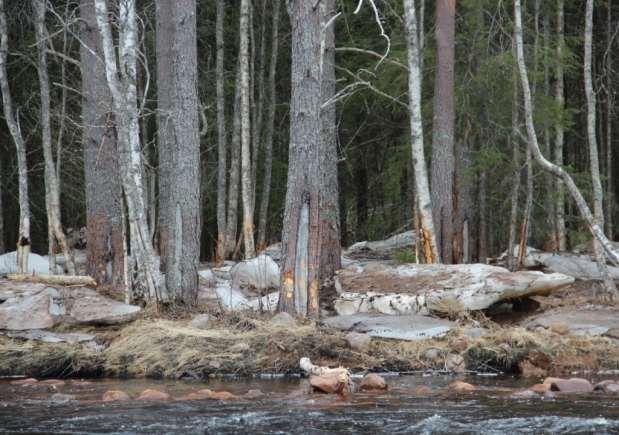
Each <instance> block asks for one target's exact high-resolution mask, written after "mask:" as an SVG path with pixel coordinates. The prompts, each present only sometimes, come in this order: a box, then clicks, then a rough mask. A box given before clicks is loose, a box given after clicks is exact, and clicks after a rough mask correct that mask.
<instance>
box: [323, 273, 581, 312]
mask: <svg viewBox="0 0 619 435" xmlns="http://www.w3.org/2000/svg"><path fill="white" fill-rule="evenodd" d="M573 282H574V278H573V277H571V276H567V275H563V274H559V273H552V274H544V273H542V272H537V271H523V272H510V271H508V270H507V269H504V268H502V267H497V266H490V265H486V264H454V265H443V264H407V265H400V266H391V265H386V264H382V263H368V264H365V265H361V264H355V265H351V266H349V267H347V268H345V269H343V270H340V271H338V273H337V275H336V277H335V287H336V290H337V291H338V293H339V297H338V298H337V299H336V301H335V310H336V311H337V313H338V314H341V315H350V314H356V313H367V312H378V313H383V314H392V315H393V314H416V313H418V314H429V313H430V312H439V313H446V314H453V313H459V312H464V311H468V310H482V309H486V308H488V307H490V306H491V305H493V304H495V303H497V302H500V301H503V300H509V299H514V298H520V297H523V296H532V295H539V294H542V295H545V294H549V293H550V292H552V291H554V290H557V289H560V288H562V287H564V286H566V285H569V284H571V283H573Z"/></svg>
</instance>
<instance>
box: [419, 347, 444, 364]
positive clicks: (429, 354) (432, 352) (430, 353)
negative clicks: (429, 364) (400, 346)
mask: <svg viewBox="0 0 619 435" xmlns="http://www.w3.org/2000/svg"><path fill="white" fill-rule="evenodd" d="M440 356H441V350H440V349H438V348H436V347H431V348H430V349H428V350H426V351H425V352H424V353H423V357H424V359H426V360H430V361H434V360H435V359H438V357H440Z"/></svg>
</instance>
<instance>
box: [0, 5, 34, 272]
mask: <svg viewBox="0 0 619 435" xmlns="http://www.w3.org/2000/svg"><path fill="white" fill-rule="evenodd" d="M8 54H9V30H8V25H7V22H6V14H5V12H4V0H0V90H1V91H2V108H3V110H4V118H5V119H6V123H7V126H8V127H9V132H10V133H11V137H12V138H13V142H14V143H15V150H16V152H17V172H18V175H17V176H18V186H19V235H18V240H17V270H18V272H19V273H27V272H28V256H29V254H30V202H29V199H28V163H27V160H26V143H25V142H24V139H23V136H22V133H21V128H20V125H19V119H18V118H17V116H15V113H14V112H13V100H12V98H11V91H10V88H9V79H8V77H7V73H6V64H7V62H8V60H7V58H8Z"/></svg>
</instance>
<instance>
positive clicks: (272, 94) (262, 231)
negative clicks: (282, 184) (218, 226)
mask: <svg viewBox="0 0 619 435" xmlns="http://www.w3.org/2000/svg"><path fill="white" fill-rule="evenodd" d="M280 5H281V0H275V2H274V4H273V24H272V27H271V64H270V65H269V90H268V92H269V111H268V113H267V122H266V126H265V128H266V132H265V134H266V137H265V140H264V174H263V185H262V198H261V201H260V211H259V213H258V250H262V249H264V248H266V245H267V230H266V229H267V218H268V212H269V200H270V196H271V174H272V171H273V135H274V131H273V127H274V125H275V109H276V103H277V89H276V85H275V79H276V73H277V56H278V49H279V40H278V38H279V36H278V35H279V11H280Z"/></svg>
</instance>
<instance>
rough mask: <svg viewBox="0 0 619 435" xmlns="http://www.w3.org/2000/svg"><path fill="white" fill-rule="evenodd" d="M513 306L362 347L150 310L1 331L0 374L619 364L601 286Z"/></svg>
mask: <svg viewBox="0 0 619 435" xmlns="http://www.w3.org/2000/svg"><path fill="white" fill-rule="evenodd" d="M510 308H511V309H509V310H507V311H503V312H494V313H492V312H486V313H477V314H474V315H467V316H464V317H462V318H460V319H458V324H459V325H461V327H458V328H455V329H453V330H451V331H450V332H449V333H448V334H447V335H446V336H444V337H442V338H438V339H427V340H420V341H398V340H386V339H376V338H373V339H372V340H371V342H370V343H369V344H368V345H366V346H365V347H355V348H352V347H351V345H349V342H348V340H347V339H346V333H345V332H341V331H336V330H332V329H328V328H325V327H322V326H320V325H319V324H317V323H315V322H313V321H297V322H296V324H295V325H294V326H290V325H278V324H275V323H273V322H272V321H271V317H272V316H271V315H270V314H257V313H256V314H249V313H246V312H236V313H229V312H228V313H222V312H219V313H218V312H211V313H210V317H209V322H208V328H206V329H198V328H195V327H193V326H191V317H192V315H194V314H195V312H194V313H186V312H182V311H180V312H172V313H166V314H165V315H155V314H154V313H152V312H148V310H147V311H145V312H144V313H143V314H142V315H141V317H140V318H139V319H138V320H136V321H134V322H132V323H129V324H125V325H117V326H107V327H87V328H84V327H81V328H79V329H77V330H75V329H71V328H69V327H64V328H57V329H56V330H57V331H59V332H68V331H71V332H83V333H88V334H93V335H94V336H95V337H96V339H95V342H96V345H94V346H93V343H92V342H91V343H86V344H69V343H45V342H41V341H36V340H22V339H19V338H9V337H7V336H0V376H30V377H149V378H170V379H183V378H190V379H192V378H193V379H205V378H208V377H217V376H234V375H236V376H240V377H243V376H264V375H267V376H268V375H282V374H288V375H294V374H297V373H298V372H299V366H298V364H299V359H300V358H301V357H309V358H311V360H312V361H314V362H315V363H316V364H319V365H329V366H339V365H341V366H344V367H348V368H350V369H351V370H353V371H354V372H363V371H377V372H385V371H390V372H411V371H455V372H462V371H477V372H505V373H519V374H522V375H524V376H535V377H543V376H547V375H565V374H574V373H580V374H583V373H584V374H586V373H597V372H605V371H609V370H619V345H618V343H619V342H618V341H617V338H619V308H615V307H608V306H604V305H601V304H598V302H597V298H596V285H595V284H594V283H590V282H578V283H577V284H574V285H572V286H570V287H567V288H566V289H563V290H561V291H559V292H557V293H555V294H554V295H552V296H549V297H535V298H533V299H532V300H531V299H529V300H527V301H526V302H521V303H515V304H513V305H512V306H511V307H510ZM614 323H616V324H617V325H616V327H615V324H614ZM471 325H473V326H474V328H472V327H471ZM600 325H601V326H600ZM596 328H597V329H596ZM471 330H475V331H477V332H476V333H474V334H472V333H471V332H470V331H471ZM586 334H596V335H586ZM615 335H616V336H617V337H615Z"/></svg>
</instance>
